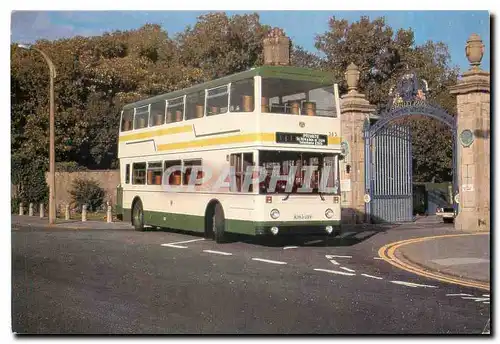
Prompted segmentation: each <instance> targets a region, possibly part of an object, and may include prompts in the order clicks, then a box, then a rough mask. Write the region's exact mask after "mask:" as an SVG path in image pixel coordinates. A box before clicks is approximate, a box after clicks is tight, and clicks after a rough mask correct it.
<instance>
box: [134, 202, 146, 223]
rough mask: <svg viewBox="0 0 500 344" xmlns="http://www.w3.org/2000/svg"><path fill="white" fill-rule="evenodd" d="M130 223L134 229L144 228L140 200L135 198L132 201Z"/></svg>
mask: <svg viewBox="0 0 500 344" xmlns="http://www.w3.org/2000/svg"><path fill="white" fill-rule="evenodd" d="M132 224H133V226H134V228H135V230H136V231H142V230H144V211H143V209H142V202H141V200H137V201H136V202H135V203H134V208H133V209H132Z"/></svg>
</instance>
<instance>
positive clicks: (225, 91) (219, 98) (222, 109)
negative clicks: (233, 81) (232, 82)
mask: <svg viewBox="0 0 500 344" xmlns="http://www.w3.org/2000/svg"><path fill="white" fill-rule="evenodd" d="M228 104H229V85H224V86H220V87H215V88H212V89H208V90H207V101H206V111H207V116H212V115H218V114H220V113H226V112H227V110H228Z"/></svg>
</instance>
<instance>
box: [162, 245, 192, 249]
mask: <svg viewBox="0 0 500 344" xmlns="http://www.w3.org/2000/svg"><path fill="white" fill-rule="evenodd" d="M161 246H165V247H175V248H188V247H187V246H180V245H173V244H161Z"/></svg>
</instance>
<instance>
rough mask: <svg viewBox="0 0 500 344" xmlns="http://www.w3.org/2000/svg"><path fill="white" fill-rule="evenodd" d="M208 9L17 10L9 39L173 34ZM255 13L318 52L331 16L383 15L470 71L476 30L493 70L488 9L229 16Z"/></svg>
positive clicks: (484, 65)
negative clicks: (155, 27) (441, 46)
mask: <svg viewBox="0 0 500 344" xmlns="http://www.w3.org/2000/svg"><path fill="white" fill-rule="evenodd" d="M207 12H208V11H15V12H13V13H12V16H11V42H22V43H31V42H34V41H36V40H37V39H42V38H43V39H49V40H52V39H57V38H65V37H72V36H76V35H82V36H89V35H100V34H103V33H104V32H112V31H114V30H128V29H136V28H139V27H141V26H142V25H144V24H146V23H154V24H160V25H162V27H163V28H164V29H165V30H166V31H167V32H168V33H169V35H170V36H174V35H175V34H176V33H178V32H180V31H182V30H184V28H185V27H186V26H187V25H193V24H195V23H196V19H197V17H198V16H199V15H201V14H204V13H207ZM251 12H257V13H259V15H260V21H261V23H263V24H268V25H272V26H278V27H281V28H282V29H284V30H285V33H286V34H287V35H288V36H289V37H290V38H291V39H292V40H293V42H294V43H295V44H298V45H300V46H302V47H304V48H305V49H306V50H309V51H311V52H316V49H315V47H314V38H315V36H316V35H317V34H322V33H324V32H325V31H327V30H328V19H329V18H331V17H332V16H335V17H337V18H345V19H347V20H348V21H349V22H352V21H357V20H359V18H360V16H364V15H366V16H369V17H370V18H375V17H379V16H383V17H385V18H386V21H387V23H388V24H389V25H390V26H391V27H392V28H393V29H395V30H397V29H399V28H412V29H413V31H414V32H415V43H416V44H422V43H424V42H426V41H428V40H432V41H442V42H444V43H446V44H447V45H448V47H449V50H450V54H451V64H452V65H458V66H459V67H460V69H461V71H465V70H467V69H468V66H469V64H468V61H467V59H466V57H465V53H464V51H465V49H464V46H465V43H466V41H467V38H468V37H469V36H470V34H472V33H477V34H479V35H480V36H481V38H482V39H483V43H484V44H485V49H486V50H485V55H484V57H483V60H482V63H481V66H482V68H483V69H485V70H488V71H489V70H490V17H489V13H488V11H331V10H327V11H304V10H295V11H226V13H227V14H228V15H233V14H243V13H251Z"/></svg>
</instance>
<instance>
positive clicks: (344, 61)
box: [11, 12, 458, 183]
mask: <svg viewBox="0 0 500 344" xmlns="http://www.w3.org/2000/svg"><path fill="white" fill-rule="evenodd" d="M269 29H270V27H269V26H267V25H264V24H262V23H260V18H259V16H258V15H257V14H245V15H232V16H228V15H227V14H226V13H223V12H215V13H208V14H205V15H202V16H200V17H198V18H197V22H196V23H195V24H194V25H193V26H188V27H186V28H185V30H184V31H183V32H181V33H180V34H178V35H177V36H175V37H170V36H169V35H168V33H167V32H166V31H164V30H163V29H162V28H161V26H159V25H156V24H147V25H144V26H143V27H141V28H139V29H136V30H130V31H115V32H111V33H105V34H103V35H102V36H95V37H81V36H79V37H74V38H70V39H60V40H56V41H47V40H40V41H38V42H36V43H35V46H36V47H37V48H39V49H42V50H43V51H45V52H46V53H47V55H48V56H50V58H51V59H52V60H53V62H54V64H55V67H56V69H57V79H56V80H55V97H56V102H55V103H56V116H55V121H56V134H55V138H56V140H55V141H56V142H55V144H56V161H58V162H73V163H74V164H75V166H85V167H87V168H90V169H109V168H113V167H115V166H117V141H118V124H119V117H120V116H119V113H120V110H121V107H122V106H123V105H124V104H126V103H129V102H133V101H136V100H139V99H144V98H146V97H150V96H153V95H157V94H161V93H165V92H170V91H173V90H177V89H180V88H185V87H189V86H192V85H193V84H196V83H200V82H203V81H206V80H208V79H212V78H217V77H221V76H224V75H228V74H232V73H236V72H239V71H243V70H247V69H249V68H251V67H254V66H258V65H261V64H262V61H263V56H262V40H263V38H264V36H265V35H266V33H267V32H268V30H269ZM315 43H316V47H317V48H318V50H319V51H318V52H319V54H316V53H310V52H307V51H305V50H304V49H303V48H301V47H299V46H296V45H294V44H293V42H292V44H291V47H292V48H291V52H290V56H291V62H292V64H293V65H296V66H302V67H309V68H320V69H324V70H327V71H329V72H331V73H332V74H333V75H334V76H335V78H336V79H337V80H339V82H340V92H341V94H343V93H345V92H346V91H347V88H346V84H345V82H344V72H345V69H346V67H347V65H348V64H349V63H351V62H354V63H356V64H357V65H358V66H359V67H360V69H361V80H360V89H361V91H363V92H364V93H365V94H366V95H367V98H368V100H370V102H371V103H372V104H374V105H376V106H377V108H378V109H379V110H380V111H381V110H383V109H384V107H385V104H386V103H387V100H388V94H389V89H390V88H391V87H393V86H394V83H395V81H396V80H397V78H398V77H399V76H401V75H402V74H403V73H404V72H405V71H406V68H407V67H408V68H410V69H416V70H417V72H418V73H420V75H421V76H422V77H423V78H425V79H426V80H427V81H428V82H429V87H430V88H431V89H432V90H433V93H432V95H431V97H432V98H433V100H435V101H436V102H438V103H439V104H440V105H441V106H443V107H444V108H445V109H446V110H448V112H449V113H451V114H453V113H454V112H455V99H454V97H453V96H452V95H450V94H449V92H448V86H449V85H451V84H453V83H455V82H456V80H457V75H458V70H457V69H456V68H451V67H450V66H449V63H450V55H449V53H448V49H447V47H446V45H444V44H443V43H440V42H427V43H425V44H423V45H415V42H414V33H413V31H412V30H411V29H400V30H398V31H397V32H394V30H393V29H392V28H391V27H390V26H388V25H387V24H386V22H385V20H384V19H383V18H376V19H374V20H370V19H369V18H367V17H361V18H360V20H359V21H356V22H353V23H349V22H347V21H346V20H343V19H337V18H335V17H332V18H331V19H330V22H329V28H328V30H327V31H326V32H324V33H323V34H320V35H318V36H317V37H316V39H315ZM320 56H321V57H320ZM48 81H49V78H48V68H47V65H46V63H45V61H44V60H43V58H42V57H41V56H40V55H39V53H37V52H35V51H32V50H30V51H27V50H23V49H19V48H18V47H17V46H16V44H15V43H13V44H12V45H11V104H12V108H11V151H12V154H13V155H14V154H16V155H18V156H23V157H24V158H23V164H24V163H26V164H28V165H29V164H32V162H31V160H32V159H33V157H48V148H49V144H48V122H49V121H48V119H49V118H48V117H49V116H48V104H49V92H48V90H49V82H48ZM415 123H416V125H417V126H418V127H419V129H416V130H415V133H419V135H420V136H415V137H414V152H415V158H416V177H417V178H418V180H428V179H429V178H437V179H438V180H440V179H442V180H445V176H446V175H447V174H449V169H450V166H451V154H450V150H449V149H443V148H444V147H446V145H447V144H448V140H449V136H446V134H445V135H443V134H442V129H441V128H440V127H439V126H437V125H433V126H431V127H429V126H428V123H427V122H426V121H423V120H416V121H415ZM424 133H425V135H427V136H425V135H424ZM429 136H430V137H433V138H434V140H429V139H428V137H429ZM436 141H439V142H436ZM418 147H420V148H418ZM28 165H26V166H24V165H20V169H21V170H27V171H31V170H32V167H29V166H28ZM68 168H69V167H68ZM428 168H437V169H436V171H437V172H436V175H429V174H428V173H427V172H425V170H426V169H428ZM69 169H71V168H69ZM44 171H45V169H44ZM13 173H18V172H13ZM23 183H26V180H24V181H23Z"/></svg>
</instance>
